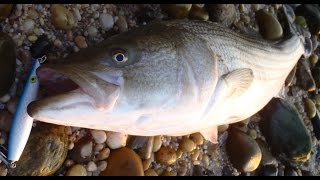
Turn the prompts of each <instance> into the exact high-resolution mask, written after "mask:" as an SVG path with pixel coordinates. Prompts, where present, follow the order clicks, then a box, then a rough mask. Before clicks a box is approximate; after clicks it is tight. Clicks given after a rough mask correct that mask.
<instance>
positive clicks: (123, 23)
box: [116, 16, 128, 32]
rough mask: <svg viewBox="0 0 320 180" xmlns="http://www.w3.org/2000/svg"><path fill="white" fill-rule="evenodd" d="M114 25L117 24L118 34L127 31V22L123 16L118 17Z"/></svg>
mask: <svg viewBox="0 0 320 180" xmlns="http://www.w3.org/2000/svg"><path fill="white" fill-rule="evenodd" d="M116 24H117V26H118V28H119V31H120V32H126V31H128V24H127V20H126V18H125V17H124V16H119V17H118V20H117V21H116Z"/></svg>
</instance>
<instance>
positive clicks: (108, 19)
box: [99, 13, 114, 31]
mask: <svg viewBox="0 0 320 180" xmlns="http://www.w3.org/2000/svg"><path fill="white" fill-rule="evenodd" d="M99 22H100V25H101V27H102V29H103V30H106V31H108V30H109V29H111V28H113V26H114V20H113V17H112V16H111V15H110V14H105V13H102V14H100V17H99Z"/></svg>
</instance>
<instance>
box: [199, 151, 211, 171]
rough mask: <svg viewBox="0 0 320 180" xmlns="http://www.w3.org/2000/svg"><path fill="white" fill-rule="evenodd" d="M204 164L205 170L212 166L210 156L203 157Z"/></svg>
mask: <svg viewBox="0 0 320 180" xmlns="http://www.w3.org/2000/svg"><path fill="white" fill-rule="evenodd" d="M201 161H202V164H203V166H204V167H205V168H207V167H208V166H209V165H210V159H209V156H208V155H206V154H205V155H203V156H202V160H201Z"/></svg>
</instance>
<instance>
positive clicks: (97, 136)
mask: <svg viewBox="0 0 320 180" xmlns="http://www.w3.org/2000/svg"><path fill="white" fill-rule="evenodd" d="M90 132H91V135H92V138H93V139H94V141H95V142H96V143H97V144H102V143H105V142H106V140H107V134H106V132H105V131H102V130H91V131H90Z"/></svg>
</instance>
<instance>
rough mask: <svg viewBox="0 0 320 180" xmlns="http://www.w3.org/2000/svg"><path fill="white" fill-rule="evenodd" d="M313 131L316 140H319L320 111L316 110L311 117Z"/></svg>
mask: <svg viewBox="0 0 320 180" xmlns="http://www.w3.org/2000/svg"><path fill="white" fill-rule="evenodd" d="M311 123H312V127H313V132H314V135H315V137H316V138H317V140H320V113H319V111H318V110H316V115H315V116H314V117H313V118H312V119H311Z"/></svg>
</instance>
